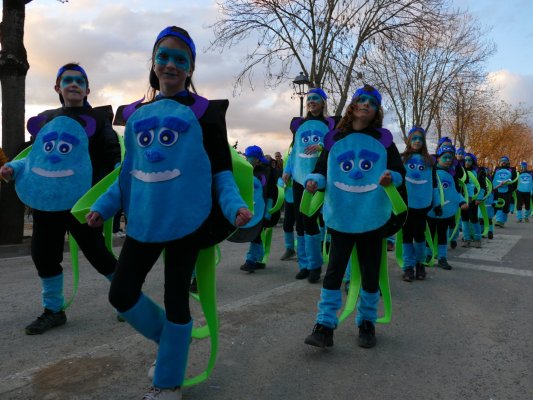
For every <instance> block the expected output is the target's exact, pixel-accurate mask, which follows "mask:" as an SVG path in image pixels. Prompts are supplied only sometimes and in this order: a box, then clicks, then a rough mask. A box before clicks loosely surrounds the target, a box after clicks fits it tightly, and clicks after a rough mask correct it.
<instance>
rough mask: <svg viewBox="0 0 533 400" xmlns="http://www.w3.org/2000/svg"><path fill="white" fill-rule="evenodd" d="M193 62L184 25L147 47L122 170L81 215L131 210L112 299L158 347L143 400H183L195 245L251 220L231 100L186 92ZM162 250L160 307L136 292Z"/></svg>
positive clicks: (96, 217) (92, 219)
mask: <svg viewBox="0 0 533 400" xmlns="http://www.w3.org/2000/svg"><path fill="white" fill-rule="evenodd" d="M195 61H196V47H195V44H194V42H193V40H192V38H191V37H190V35H189V34H188V32H187V31H185V30H184V29H182V28H178V27H175V26H170V27H167V28H165V29H163V30H162V31H161V32H160V33H159V35H158V36H157V39H156V41H155V43H154V46H153V49H152V65H151V68H150V75H149V81H150V86H151V88H152V90H151V93H150V100H151V101H150V102H149V103H146V104H139V102H137V103H134V104H132V105H130V106H128V107H126V108H125V109H124V112H123V113H122V117H123V119H124V120H126V121H127V122H126V130H125V135H124V140H125V146H126V156H125V159H124V162H123V165H122V169H121V173H120V175H119V178H118V180H117V181H116V182H115V183H114V184H113V185H112V186H111V187H110V188H109V190H108V191H107V192H106V193H104V195H103V196H101V197H100V198H99V199H98V200H97V201H96V202H95V204H94V205H93V207H92V208H91V212H90V213H89V214H88V216H87V221H88V223H89V224H90V225H91V226H98V225H100V224H101V223H102V221H103V220H104V219H107V218H110V217H111V216H113V215H115V214H116V212H117V211H118V209H119V208H120V207H122V206H123V208H124V213H125V215H126V216H127V217H128V227H127V232H126V239H125V242H124V246H123V248H122V251H121V253H120V257H119V260H118V264H117V272H116V274H115V277H114V279H113V282H112V284H111V290H110V292H109V300H110V302H111V304H112V305H113V306H114V307H115V308H116V309H117V310H118V311H119V312H120V313H121V315H122V316H123V317H124V318H125V319H126V321H128V322H129V323H130V324H131V325H132V327H133V328H135V329H136V330H137V331H138V332H139V333H141V334H142V335H143V336H145V337H146V338H147V339H150V340H152V341H153V342H154V343H156V344H157V345H158V350H157V359H156V362H155V363H154V365H153V366H152V368H150V370H149V377H150V379H151V381H152V387H151V388H150V389H149V391H148V393H146V394H145V396H144V397H143V398H144V399H150V400H179V399H181V385H182V384H183V382H184V380H185V371H186V367H187V357H188V351H189V344H190V341H191V332H192V326H193V321H192V318H191V312H190V308H189V287H190V282H191V276H192V273H193V270H194V267H195V263H196V260H197V258H198V254H199V253H200V250H201V249H204V248H210V247H212V246H214V245H215V244H217V243H219V242H221V241H222V240H224V239H225V238H226V237H227V236H228V235H229V233H231V232H233V231H234V230H235V227H239V226H243V225H245V224H246V223H247V222H248V221H249V220H250V219H251V217H252V215H251V213H250V211H249V210H248V208H247V206H246V203H245V202H244V200H243V199H242V197H241V196H240V193H239V190H238V187H237V185H236V183H235V180H234V178H233V174H232V162H231V154H230V150H229V144H228V141H227V132H226V122H225V112H226V109H227V107H228V101H227V100H211V101H210V100H207V99H205V98H203V97H201V96H198V95H197V94H196V93H194V92H191V91H190V89H191V88H192V89H194V87H193V85H192V81H191V79H192V75H193V72H194V65H195ZM116 122H121V121H116ZM163 250H164V251H165V259H164V274H165V284H164V285H165V286H164V303H165V308H164V309H163V308H162V307H160V306H159V305H158V304H157V303H155V302H154V301H153V300H151V299H150V298H149V297H148V296H146V295H145V294H144V293H143V292H142V286H143V284H144V282H145V279H146V276H147V275H148V273H149V272H150V270H151V269H152V267H153V265H154V264H155V262H156V261H157V259H158V258H159V256H160V255H161V253H162V251H163Z"/></svg>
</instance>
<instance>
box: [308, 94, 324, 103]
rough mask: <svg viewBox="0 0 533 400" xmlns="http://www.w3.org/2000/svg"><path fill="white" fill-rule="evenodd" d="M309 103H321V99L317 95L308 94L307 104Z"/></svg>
mask: <svg viewBox="0 0 533 400" xmlns="http://www.w3.org/2000/svg"><path fill="white" fill-rule="evenodd" d="M310 101H315V102H317V103H321V102H322V97H320V96H319V95H318V94H310V95H309V96H307V102H308V103H309V102H310Z"/></svg>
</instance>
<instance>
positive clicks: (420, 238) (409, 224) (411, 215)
mask: <svg viewBox="0 0 533 400" xmlns="http://www.w3.org/2000/svg"><path fill="white" fill-rule="evenodd" d="M427 212H428V209H427V208H423V209H418V208H409V210H408V212H407V220H406V221H405V224H404V225H403V228H402V234H403V242H404V243H413V240H414V241H415V242H418V243H421V242H425V241H426V235H425V232H426V216H427Z"/></svg>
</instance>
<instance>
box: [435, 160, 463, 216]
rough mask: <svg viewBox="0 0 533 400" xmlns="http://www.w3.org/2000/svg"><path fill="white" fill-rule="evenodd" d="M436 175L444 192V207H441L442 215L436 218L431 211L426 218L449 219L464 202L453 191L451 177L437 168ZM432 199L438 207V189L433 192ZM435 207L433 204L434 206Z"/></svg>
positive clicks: (459, 195) (460, 196)
mask: <svg viewBox="0 0 533 400" xmlns="http://www.w3.org/2000/svg"><path fill="white" fill-rule="evenodd" d="M437 175H438V177H439V179H440V182H441V184H442V190H443V192H444V205H443V206H442V215H440V216H437V215H436V214H435V211H434V210H433V209H432V210H431V211H430V212H429V213H428V216H429V217H431V218H449V217H451V216H453V215H455V213H456V212H457V209H458V208H459V205H460V204H462V203H464V202H465V199H464V197H463V196H462V195H461V194H459V193H458V192H457V190H456V189H455V182H454V180H453V177H452V176H451V175H450V174H449V173H448V172H447V171H445V170H443V169H440V168H437ZM434 198H435V200H434V201H436V202H437V205H440V194H439V191H438V189H435V191H434ZM434 205H435V204H434Z"/></svg>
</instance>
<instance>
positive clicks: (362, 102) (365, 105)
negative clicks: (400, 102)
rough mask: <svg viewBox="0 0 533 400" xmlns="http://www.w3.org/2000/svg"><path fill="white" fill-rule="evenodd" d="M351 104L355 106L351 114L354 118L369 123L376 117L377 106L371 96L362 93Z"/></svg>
mask: <svg viewBox="0 0 533 400" xmlns="http://www.w3.org/2000/svg"><path fill="white" fill-rule="evenodd" d="M353 104H354V105H355V107H354V108H353V111H352V114H353V117H354V119H355V120H358V121H361V122H364V123H367V124H369V123H370V122H371V121H372V120H373V119H374V118H375V117H376V113H377V110H378V107H379V106H377V101H376V99H374V98H373V97H372V96H368V95H362V96H360V97H359V98H358V99H357V100H355V102H354V103H353ZM376 106H377V107H376Z"/></svg>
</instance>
